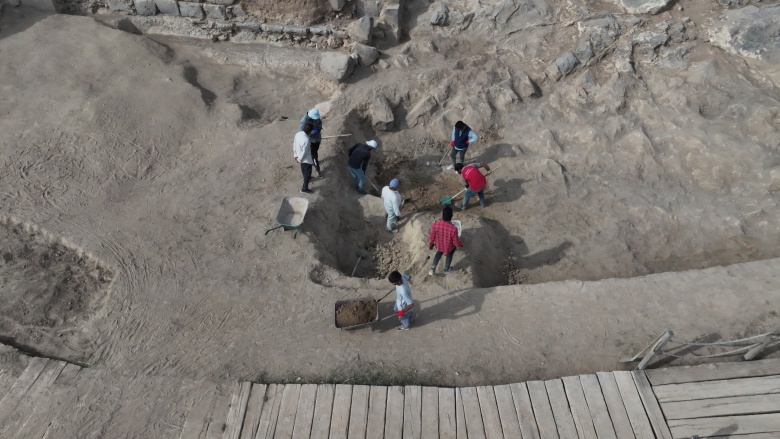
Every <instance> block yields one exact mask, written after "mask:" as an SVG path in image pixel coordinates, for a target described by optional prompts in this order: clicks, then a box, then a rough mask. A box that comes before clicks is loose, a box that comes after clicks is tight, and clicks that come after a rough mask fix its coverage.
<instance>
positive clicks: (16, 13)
mask: <svg viewBox="0 0 780 439" xmlns="http://www.w3.org/2000/svg"><path fill="white" fill-rule="evenodd" d="M0 11H2V12H0V40H3V39H5V38H8V37H10V36H11V35H14V34H17V33H19V32H24V31H25V30H27V29H28V28H30V27H32V26H33V25H34V24H35V23H37V22H39V21H41V20H43V19H46V18H47V17H49V16H50V15H56V14H55V13H54V12H45V11H39V10H38V9H34V8H30V7H26V6H19V7H11V5H7V6H6V7H5V10H4V11H3V8H2V7H0Z"/></svg>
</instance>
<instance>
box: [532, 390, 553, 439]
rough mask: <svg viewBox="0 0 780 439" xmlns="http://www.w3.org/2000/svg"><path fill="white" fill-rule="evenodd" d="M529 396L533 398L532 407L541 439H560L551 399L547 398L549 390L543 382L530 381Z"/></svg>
mask: <svg viewBox="0 0 780 439" xmlns="http://www.w3.org/2000/svg"><path fill="white" fill-rule="evenodd" d="M525 385H526V387H527V388H528V396H529V397H530V398H531V406H533V408H534V418H536V426H537V427H539V437H540V439H559V438H558V427H556V426H555V417H554V416H553V412H552V408H551V407H550V399H549V398H548V397H547V389H546V388H545V386H544V382H542V381H528V382H527V383H525Z"/></svg>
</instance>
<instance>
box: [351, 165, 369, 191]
mask: <svg viewBox="0 0 780 439" xmlns="http://www.w3.org/2000/svg"><path fill="white" fill-rule="evenodd" d="M347 169H348V170H349V175H351V176H352V181H353V182H354V183H355V187H356V188H358V189H360V190H363V184H364V183H365V182H366V173H365V172H363V170H362V169H361V168H357V169H355V168H353V167H351V166H349V165H347Z"/></svg>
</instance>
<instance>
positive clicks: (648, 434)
mask: <svg viewBox="0 0 780 439" xmlns="http://www.w3.org/2000/svg"><path fill="white" fill-rule="evenodd" d="M612 375H614V377H615V383H617V386H618V390H619V391H620V396H621V397H622V398H623V405H624V406H625V408H626V413H628V419H629V421H630V422H631V428H632V429H633V430H634V436H635V437H636V439H655V434H653V427H652V426H651V425H650V419H649V418H648V417H647V412H645V406H644V405H643V404H642V398H640V397H639V391H638V390H637V388H636V384H635V383H634V378H633V377H632V376H631V372H626V371H617V372H613V373H612Z"/></svg>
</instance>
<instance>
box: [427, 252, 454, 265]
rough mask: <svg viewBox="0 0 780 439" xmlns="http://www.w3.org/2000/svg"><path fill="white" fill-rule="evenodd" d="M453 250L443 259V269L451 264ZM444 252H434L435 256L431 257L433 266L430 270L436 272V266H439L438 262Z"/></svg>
mask: <svg viewBox="0 0 780 439" xmlns="http://www.w3.org/2000/svg"><path fill="white" fill-rule="evenodd" d="M455 250H457V249H453V250H452V251H451V252H449V253H447V257H446V258H445V259H444V269H445V270H446V269H448V268H450V264H451V263H452V255H454V254H455ZM443 254H444V252H439V251H437V252H436V255H435V256H434V257H433V265H432V266H431V270H436V266H437V265H439V261H440V260H441V255H443Z"/></svg>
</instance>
